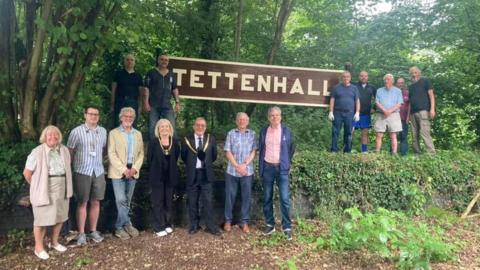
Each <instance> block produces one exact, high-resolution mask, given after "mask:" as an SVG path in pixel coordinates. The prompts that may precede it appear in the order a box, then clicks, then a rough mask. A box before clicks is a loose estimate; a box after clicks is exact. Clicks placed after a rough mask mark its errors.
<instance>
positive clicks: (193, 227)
mask: <svg viewBox="0 0 480 270" xmlns="http://www.w3.org/2000/svg"><path fill="white" fill-rule="evenodd" d="M197 232H198V226H192V227H190V230H188V233H189V234H196V233H197Z"/></svg>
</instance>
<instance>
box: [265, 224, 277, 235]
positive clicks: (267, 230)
mask: <svg viewBox="0 0 480 270" xmlns="http://www.w3.org/2000/svg"><path fill="white" fill-rule="evenodd" d="M274 232H275V227H274V226H269V225H267V227H265V230H264V231H263V235H270V234H272V233H274Z"/></svg>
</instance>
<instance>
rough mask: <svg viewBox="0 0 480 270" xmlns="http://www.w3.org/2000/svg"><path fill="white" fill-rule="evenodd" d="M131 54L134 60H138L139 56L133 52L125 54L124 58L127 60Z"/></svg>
mask: <svg viewBox="0 0 480 270" xmlns="http://www.w3.org/2000/svg"><path fill="white" fill-rule="evenodd" d="M129 56H131V57H132V58H133V60H137V58H136V57H135V55H134V54H133V53H126V54H125V55H124V56H123V60H127V58H128V57H129Z"/></svg>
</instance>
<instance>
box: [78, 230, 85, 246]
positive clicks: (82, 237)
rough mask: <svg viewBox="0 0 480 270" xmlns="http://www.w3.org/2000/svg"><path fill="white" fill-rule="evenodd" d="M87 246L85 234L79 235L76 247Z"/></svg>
mask: <svg viewBox="0 0 480 270" xmlns="http://www.w3.org/2000/svg"><path fill="white" fill-rule="evenodd" d="M86 244H87V236H86V235H85V233H79V234H78V236H77V246H82V245H86Z"/></svg>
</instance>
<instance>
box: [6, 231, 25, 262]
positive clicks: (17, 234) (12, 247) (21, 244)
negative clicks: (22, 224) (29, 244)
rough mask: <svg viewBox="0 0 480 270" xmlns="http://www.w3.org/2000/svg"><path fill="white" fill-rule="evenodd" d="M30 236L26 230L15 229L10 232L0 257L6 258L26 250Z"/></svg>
mask: <svg viewBox="0 0 480 270" xmlns="http://www.w3.org/2000/svg"><path fill="white" fill-rule="evenodd" d="M28 235H29V233H27V231H25V230H19V229H13V230H11V231H9V232H8V234H7V239H6V241H5V243H3V244H2V245H1V246H0V255H1V256H5V255H8V254H10V253H12V252H15V251H16V250H18V249H21V248H25V245H26V238H27V236H28Z"/></svg>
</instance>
